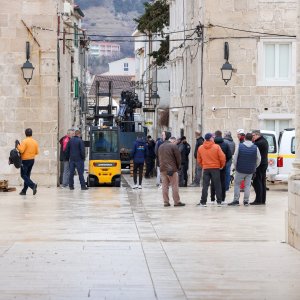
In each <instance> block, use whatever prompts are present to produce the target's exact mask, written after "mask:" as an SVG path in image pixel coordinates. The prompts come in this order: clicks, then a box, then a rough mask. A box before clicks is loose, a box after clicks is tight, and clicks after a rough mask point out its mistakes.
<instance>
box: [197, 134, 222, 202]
mask: <svg viewBox="0 0 300 300" xmlns="http://www.w3.org/2000/svg"><path fill="white" fill-rule="evenodd" d="M204 139H205V141H204V143H203V145H202V146H200V147H199V149H198V153H197V162H198V164H199V165H200V166H202V169H203V188H202V195H201V200H200V203H199V204H198V205H200V206H206V202H207V191H208V187H209V183H210V181H212V183H213V184H214V187H215V191H216V197H217V203H218V206H221V205H222V188H221V180H220V169H223V168H224V167H225V164H226V157H225V154H224V153H223V151H222V149H221V147H220V146H219V145H217V144H215V142H214V139H213V135H212V134H211V133H207V134H206V135H205V137H204Z"/></svg>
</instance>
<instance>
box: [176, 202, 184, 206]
mask: <svg viewBox="0 0 300 300" xmlns="http://www.w3.org/2000/svg"><path fill="white" fill-rule="evenodd" d="M174 206H185V203H182V202H178V203H176V204H174Z"/></svg>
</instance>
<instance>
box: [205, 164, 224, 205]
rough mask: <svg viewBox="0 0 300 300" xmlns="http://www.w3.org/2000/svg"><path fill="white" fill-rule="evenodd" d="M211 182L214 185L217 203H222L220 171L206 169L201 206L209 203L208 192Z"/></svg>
mask: <svg viewBox="0 0 300 300" xmlns="http://www.w3.org/2000/svg"><path fill="white" fill-rule="evenodd" d="M210 181H212V183H213V184H214V187H215V191H216V196H217V202H218V203H221V202H222V187H221V180H220V169H205V170H203V187H202V195H201V201H200V203H201V204H206V201H207V191H208V187H209V184H210Z"/></svg>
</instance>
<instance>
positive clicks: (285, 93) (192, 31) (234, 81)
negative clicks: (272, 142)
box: [170, 0, 297, 141]
mask: <svg viewBox="0 0 300 300" xmlns="http://www.w3.org/2000/svg"><path fill="white" fill-rule="evenodd" d="M296 12H297V1H296V0H282V1H265V0H258V1H247V0H239V1H217V0H210V1H205V0H203V1H198V0H197V1H196V0H191V1H183V0H171V1H170V32H176V33H173V34H171V40H174V39H180V41H176V42H171V44H170V52H171V55H170V65H171V104H170V106H176V107H178V106H179V107H180V108H179V109H176V110H173V111H172V110H170V111H171V114H170V127H171V129H172V131H175V132H178V133H179V132H180V130H182V129H183V132H184V133H185V135H187V136H188V140H189V141H191V140H192V139H193V131H194V130H195V129H200V130H202V132H203V133H204V132H211V131H215V130H218V129H219V130H222V131H223V130H230V131H232V132H233V133H235V131H236V129H238V128H244V129H245V130H246V131H247V130H250V129H254V128H260V129H269V130H276V131H277V132H279V131H280V130H282V129H283V128H287V127H292V126H294V116H295V114H294V107H295V83H296V68H295V62H296V38H295V36H296V28H295V26H294V24H295V22H296V18H297V13H296ZM197 25H200V27H199V28H198V29H197ZM178 31H179V32H178ZM225 42H226V43H227V45H228V49H229V58H228V60H229V63H230V64H231V65H232V67H233V74H232V78H231V80H230V81H229V82H228V84H227V85H225V84H224V81H223V80H222V76H221V71H220V69H221V67H222V65H223V64H224V63H225V62H226V59H224V54H225V53H224V52H225V51H224V45H225ZM234 135H235V134H234Z"/></svg>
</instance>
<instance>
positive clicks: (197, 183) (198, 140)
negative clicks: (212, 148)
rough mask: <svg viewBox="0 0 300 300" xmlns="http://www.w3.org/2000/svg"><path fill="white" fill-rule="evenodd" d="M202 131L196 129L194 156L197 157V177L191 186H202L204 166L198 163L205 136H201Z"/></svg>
mask: <svg viewBox="0 0 300 300" xmlns="http://www.w3.org/2000/svg"><path fill="white" fill-rule="evenodd" d="M201 135H202V134H201V131H199V130H196V131H195V136H196V145H195V150H194V157H195V159H196V166H195V177H194V181H193V183H192V184H191V185H190V186H191V187H198V186H200V181H201V177H202V168H201V166H200V165H199V164H198V163H197V153H198V149H199V147H200V146H201V145H202V144H203V142H204V138H203V137H202V136H201Z"/></svg>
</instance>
